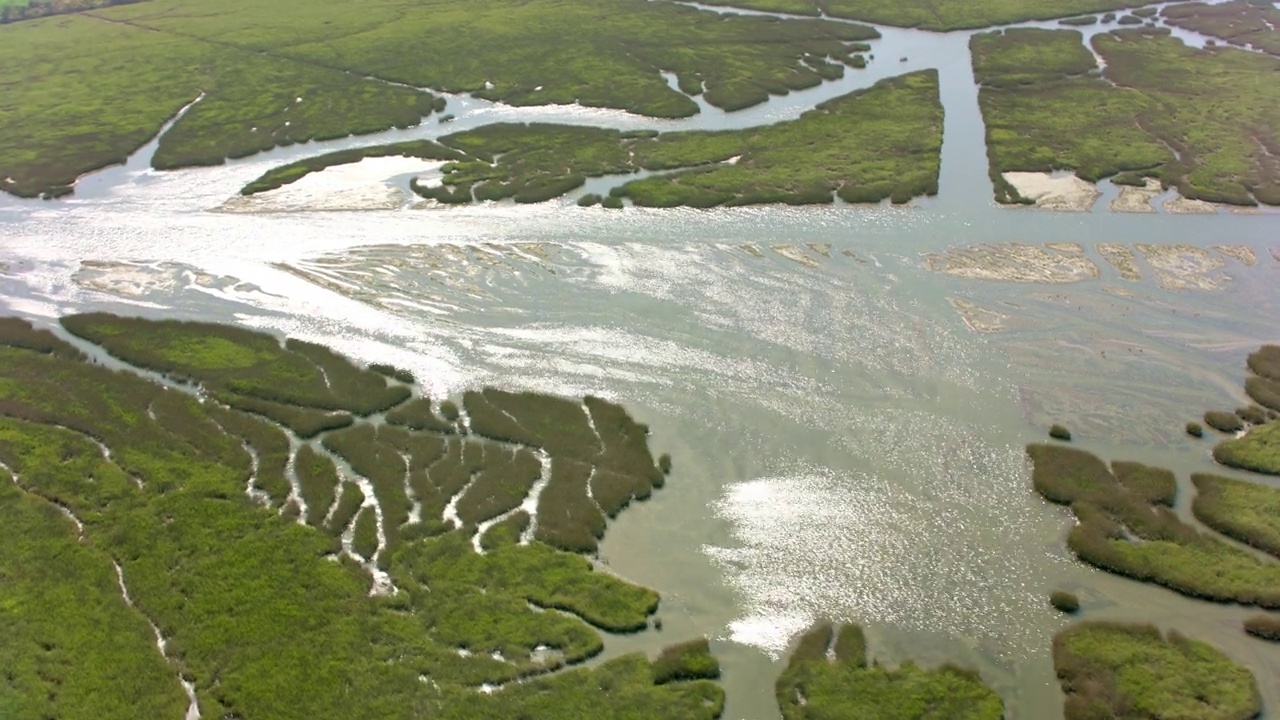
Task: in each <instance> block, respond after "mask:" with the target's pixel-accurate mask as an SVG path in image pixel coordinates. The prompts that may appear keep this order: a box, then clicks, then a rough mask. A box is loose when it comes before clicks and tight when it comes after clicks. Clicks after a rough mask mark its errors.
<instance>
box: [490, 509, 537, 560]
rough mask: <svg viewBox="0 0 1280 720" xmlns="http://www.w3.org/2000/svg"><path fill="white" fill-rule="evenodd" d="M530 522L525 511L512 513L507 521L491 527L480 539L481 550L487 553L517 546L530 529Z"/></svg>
mask: <svg viewBox="0 0 1280 720" xmlns="http://www.w3.org/2000/svg"><path fill="white" fill-rule="evenodd" d="M529 521H530V517H529V513H527V512H525V511H523V510H517V511H515V512H513V513H511V514H510V515H509V516H507V518H506V519H505V520H502V521H500V522H496V523H494V524H493V525H492V526H490V527H489V529H488V531H486V532H485V534H484V535H482V536H481V537H480V548H481V549H482V550H484V551H485V552H493V551H494V550H496V549H498V548H500V547H504V546H507V545H515V544H516V543H518V542H519V541H520V535H521V533H523V532H524V531H525V529H527V528H528V527H529Z"/></svg>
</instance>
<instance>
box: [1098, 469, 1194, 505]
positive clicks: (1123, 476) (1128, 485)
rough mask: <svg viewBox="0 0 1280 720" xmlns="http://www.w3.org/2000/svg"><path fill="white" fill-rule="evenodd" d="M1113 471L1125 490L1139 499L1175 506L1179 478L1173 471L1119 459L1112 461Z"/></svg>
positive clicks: (1153, 503) (1154, 503) (1155, 503)
mask: <svg viewBox="0 0 1280 720" xmlns="http://www.w3.org/2000/svg"><path fill="white" fill-rule="evenodd" d="M1111 472H1112V473H1114V474H1115V477H1116V480H1118V481H1120V485H1121V486H1122V487H1124V489H1125V490H1128V491H1129V492H1130V493H1131V494H1133V495H1135V496H1137V497H1138V498H1139V499H1141V500H1143V501H1145V502H1147V503H1150V504H1152V505H1164V506H1166V507H1173V501H1174V498H1176V497H1177V494H1178V479H1177V478H1176V477H1174V475H1173V473H1172V472H1171V471H1169V470H1165V469H1164V468H1157V467H1151V466H1150V465H1143V464H1142V463H1136V462H1126V461H1123V460H1117V461H1115V462H1113V463H1111Z"/></svg>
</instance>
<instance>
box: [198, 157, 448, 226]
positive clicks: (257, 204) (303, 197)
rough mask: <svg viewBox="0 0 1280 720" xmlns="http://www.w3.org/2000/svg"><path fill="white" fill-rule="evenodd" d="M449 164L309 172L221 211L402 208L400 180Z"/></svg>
mask: <svg viewBox="0 0 1280 720" xmlns="http://www.w3.org/2000/svg"><path fill="white" fill-rule="evenodd" d="M443 166H444V163H442V162H439V161H431V160H422V159H419V158H412V157H394V156H389V157H371V158H365V159H363V160H361V161H359V162H354V163H348V164H346V165H334V166H333V167H329V168H326V169H324V170H321V171H319V172H313V173H309V174H308V175H306V176H305V177H303V178H301V179H299V180H298V181H296V182H293V183H290V184H288V185H284V186H282V187H278V188H276V189H274V190H268V191H266V192H262V193H257V194H254V195H248V196H243V195H237V196H235V197H233V198H231V199H229V200H227V201H226V202H224V203H223V204H222V205H219V206H218V207H217V208H215V209H216V210H218V211H220V212H234V213H271V212H326V211H327V212H334V211H355V210H396V209H399V208H401V207H403V206H404V204H405V203H406V202H408V200H409V194H408V193H407V192H406V191H404V190H402V189H401V188H399V187H396V186H394V185H393V184H392V183H391V180H392V179H393V178H395V177H397V176H404V175H410V174H418V175H420V176H423V177H430V176H432V175H433V174H434V175H438V174H439V173H440V168H441V167H443Z"/></svg>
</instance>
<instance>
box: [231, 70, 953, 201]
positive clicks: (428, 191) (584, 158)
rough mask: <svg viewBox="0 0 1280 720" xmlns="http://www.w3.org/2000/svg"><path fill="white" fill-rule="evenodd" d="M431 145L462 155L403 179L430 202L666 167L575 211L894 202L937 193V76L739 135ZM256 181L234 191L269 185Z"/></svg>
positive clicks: (525, 134) (289, 170) (503, 127)
mask: <svg viewBox="0 0 1280 720" xmlns="http://www.w3.org/2000/svg"><path fill="white" fill-rule="evenodd" d="M440 142H441V144H442V145H444V146H447V149H449V150H450V151H455V152H457V153H459V154H461V155H462V156H463V157H464V158H465V159H461V160H457V161H455V162H450V163H448V164H446V165H445V166H444V169H443V170H444V176H443V178H442V181H441V183H440V184H437V185H424V184H422V183H419V182H417V181H414V182H413V183H411V187H412V188H413V190H414V192H416V193H418V194H419V195H421V196H423V197H426V198H429V199H434V200H437V201H439V202H442V203H467V202H472V201H473V200H475V201H482V200H503V199H507V198H511V199H513V200H514V201H515V202H519V203H533V202H542V201H545V200H549V199H552V198H556V197H560V196H562V195H564V194H566V193H569V192H571V191H573V190H574V189H576V188H579V187H581V186H582V185H583V183H584V182H586V178H588V177H600V176H603V175H610V174H629V173H633V172H636V171H638V170H641V169H645V170H655V171H670V172H666V173H665V174H659V175H653V176H650V177H647V178H644V179H640V180H633V181H631V182H627V183H624V184H622V185H621V186H618V187H615V188H613V189H612V190H611V191H610V196H609V197H608V198H600V197H599V196H597V195H594V194H590V193H589V194H586V195H583V196H582V197H581V198H579V201H578V204H579V205H582V206H591V205H595V204H597V203H599V204H602V205H603V206H604V207H610V208H613V207H621V206H622V203H621V198H623V197H628V198H630V199H631V201H632V202H633V203H635V204H636V205H642V206H652V207H672V206H679V205H683V206H691V207H711V206H715V205H750V204H760V203H788V204H806V203H830V202H833V200H834V198H835V197H839V198H840V199H842V200H845V201H846V202H879V201H881V200H884V199H892V200H893V202H897V203H904V202H907V201H908V200H910V199H912V198H913V197H917V196H920V195H934V194H936V193H937V191H938V187H937V184H938V168H939V152H940V150H941V145H942V107H941V105H940V104H939V101H938V84H937V73H936V72H934V71H927V72H920V73H913V74H910V75H904V76H902V77H897V78H891V79H888V80H883V81H881V82H879V83H877V84H876V85H875V86H874V87H872V88H869V89H867V90H862V91H857V92H853V93H850V94H848V95H845V96H842V97H839V98H836V99H834V100H831V101H829V102H826V103H823V104H821V105H819V106H818V107H817V108H815V109H814V110H811V111H809V112H807V113H805V114H804V115H802V116H801V117H800V118H799V119H797V120H793V121H789V122H782V123H777V124H775V125H769V126H764V127H759V128H751V129H748V130H730V131H715V132H709V131H696V132H675V133H664V134H658V133H635V132H631V133H624V132H619V131H617V130H610V129H603V128H592V127H581V126H569V125H549V124H542V123H534V124H527V125H526V124H512V123H498V124H493V125H486V126H483V127H480V128H477V129H475V130H468V131H465V132H461V133H455V134H453V135H446V136H445V137H443V138H441V139H440ZM366 151H367V152H379V153H381V152H382V150H381V149H366ZM389 154H390V153H389ZM326 157H330V156H324V157H322V158H319V159H316V160H315V161H314V162H313V161H303V162H299V163H293V164H291V165H288V166H285V167H284V168H277V169H276V170H272V171H271V172H269V173H268V174H267V175H265V176H263V177H264V179H265V178H268V177H272V178H275V177H277V176H282V177H288V178H290V179H296V178H297V177H300V176H301V175H302V174H305V173H306V172H309V171H310V170H309V168H312V167H315V168H317V169H318V168H320V167H323V166H327V165H328V164H330V160H328V159H324V158H326ZM277 171H279V172H277ZM264 179H260V180H258V181H255V182H254V183H253V184H251V185H249V186H246V187H245V189H244V190H243V191H242V192H245V193H249V192H253V191H256V190H258V189H268V188H269V187H273V186H275V184H276V180H272V181H271V182H264Z"/></svg>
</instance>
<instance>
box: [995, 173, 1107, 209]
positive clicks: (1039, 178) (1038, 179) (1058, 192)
mask: <svg viewBox="0 0 1280 720" xmlns="http://www.w3.org/2000/svg"><path fill="white" fill-rule="evenodd" d="M1004 179H1005V180H1006V181H1008V183H1009V184H1010V185H1012V186H1013V187H1014V188H1015V189H1017V191H1018V194H1019V195H1021V196H1022V197H1024V198H1028V199H1030V200H1034V201H1035V203H1036V207H1038V208H1041V209H1043V210H1057V211H1061V212H1088V211H1089V209H1090V208H1092V207H1093V204H1094V202H1096V201H1097V200H1098V196H1100V195H1101V194H1102V193H1100V192H1098V188H1097V187H1096V186H1095V185H1094V184H1093V183H1090V182H1087V181H1085V180H1081V179H1080V178H1078V177H1076V176H1075V175H1065V176H1062V177H1054V176H1053V175H1052V174H1050V173H1044V172H1007V173H1004Z"/></svg>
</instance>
